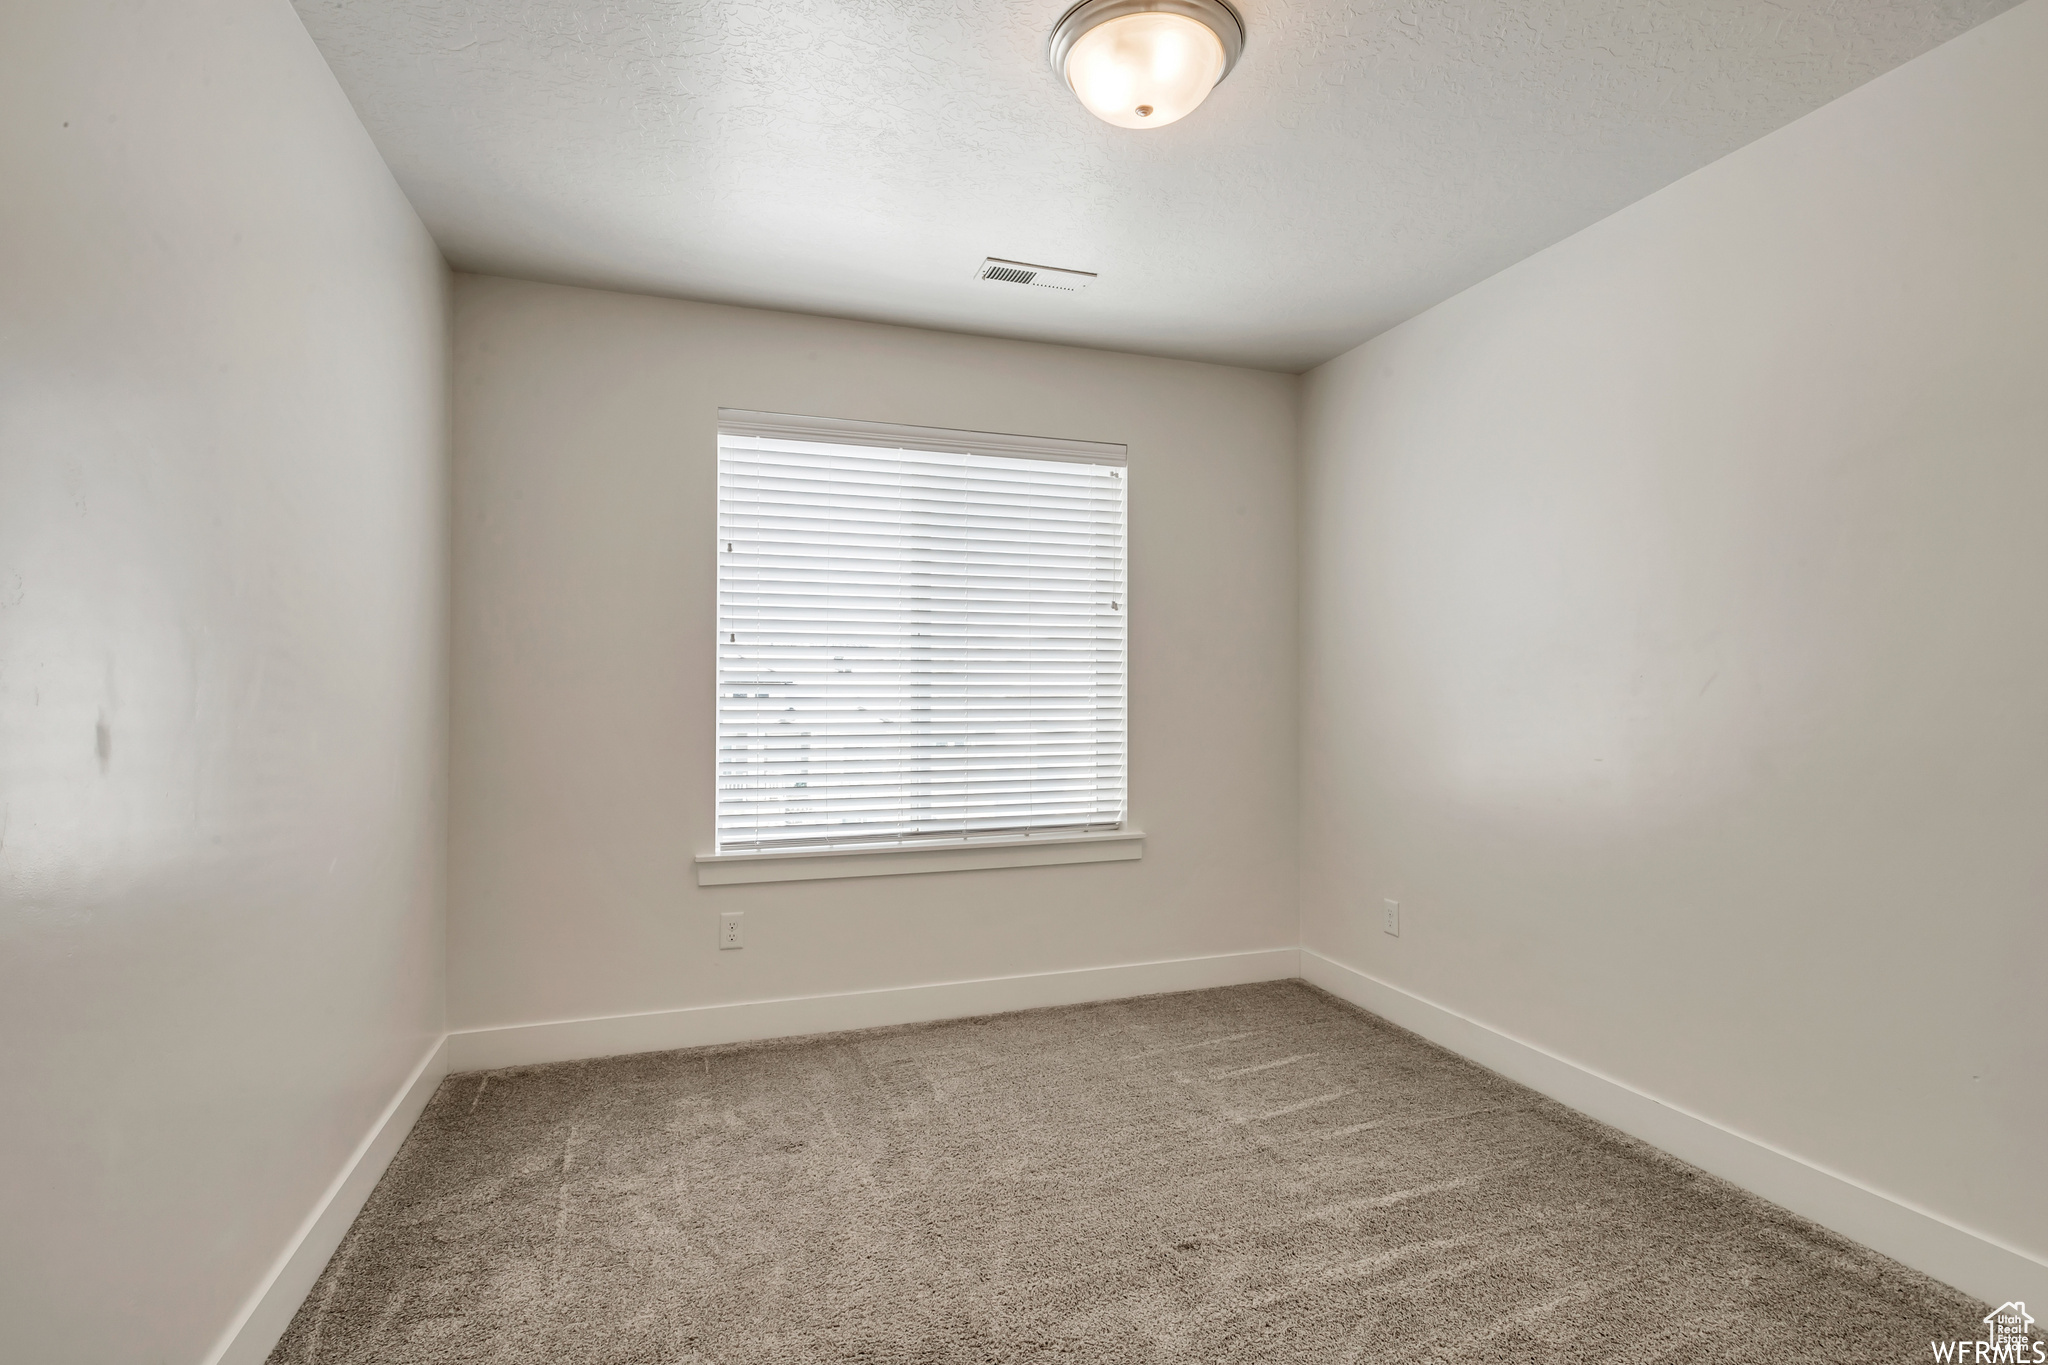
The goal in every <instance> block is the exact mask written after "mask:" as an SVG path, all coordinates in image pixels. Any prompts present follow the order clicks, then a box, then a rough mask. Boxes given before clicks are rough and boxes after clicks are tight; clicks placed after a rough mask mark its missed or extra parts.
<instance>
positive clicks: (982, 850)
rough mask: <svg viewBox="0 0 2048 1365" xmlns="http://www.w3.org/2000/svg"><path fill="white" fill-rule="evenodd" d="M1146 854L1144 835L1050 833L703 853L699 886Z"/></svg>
mask: <svg viewBox="0 0 2048 1365" xmlns="http://www.w3.org/2000/svg"><path fill="white" fill-rule="evenodd" d="M1144 856H1145V835H1144V833H1143V832H1142V831H1140V830H1134V829H1119V830H1113V831H1111V832H1110V833H1107V834H1047V835H1043V836H1041V837H1038V838H1023V839H1019V838H1003V839H961V840H958V841H954V842H948V843H932V844H918V845H914V846H911V847H904V846H902V845H897V844H888V845H882V846H879V847H875V848H828V849H816V850H808V851H805V852H801V853H772V852H771V853H700V854H698V855H697V885H699V886H734V885H738V884H739V883H742V882H808V881H823V880H827V879H829V878H835V877H896V876H904V875H908V874H911V873H917V872H974V871H979V870H980V869H982V868H988V867H1050V866H1053V865H1056V864H1060V863H1115V862H1125V861H1128V860H1130V859H1133V858H1142V857H1144Z"/></svg>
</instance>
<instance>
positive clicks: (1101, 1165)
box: [271, 982, 1985, 1365]
mask: <svg viewBox="0 0 2048 1365" xmlns="http://www.w3.org/2000/svg"><path fill="white" fill-rule="evenodd" d="M1984 1312H1985V1307H1984V1306H1983V1305H1980V1304H1978V1303H1976V1302H1974V1301H1973V1300H1971V1299H1969V1298H1967V1297H1966V1296H1964V1295H1961V1294H1958V1293H1956V1292H1954V1291H1952V1290H1949V1289H1947V1288H1944V1287H1942V1286H1940V1285H1937V1284H1935V1283H1934V1282H1932V1281H1930V1280H1928V1279H1925V1278H1923V1277H1921V1276H1919V1275H1917V1274H1914V1273H1913V1272H1911V1271H1908V1270H1906V1269H1904V1268H1903V1267H1901V1266H1899V1265H1897V1264H1895V1263H1893V1262H1891V1261H1888V1260H1885V1259H1884V1258H1882V1257H1880V1256H1878V1255H1876V1254H1874V1253H1872V1252H1869V1251H1866V1250H1863V1249H1862V1248H1859V1247H1857V1246H1854V1245H1852V1244H1850V1243H1848V1242H1845V1241H1843V1240H1841V1239H1840V1238H1837V1237H1835V1236H1833V1235H1832V1234H1829V1233H1826V1232H1823V1231H1821V1230H1820V1229H1818V1228H1815V1227H1813V1226H1812V1225H1810V1224H1807V1223H1804V1222H1802V1221H1800V1220H1799V1219H1796V1218H1794V1217H1792V1216H1791V1215H1789V1214H1786V1213H1784V1212H1783V1211H1781V1210H1779V1209H1776V1208H1774V1207H1772V1206H1770V1205H1767V1204H1764V1203H1762V1202H1760V1201H1758V1200H1756V1199H1753V1198H1751V1197H1750V1196H1748V1195H1745V1194H1742V1193H1740V1192H1739V1191H1737V1190H1735V1189H1733V1188H1732V1187H1730V1186H1728V1185H1725V1184H1722V1183H1720V1182H1719V1181H1716V1180H1714V1179H1712V1178H1711V1177H1708V1176H1705V1175H1703V1174H1701V1173H1700V1172H1698V1171H1696V1170H1693V1169H1692V1168H1690V1167H1687V1166H1684V1165H1681V1164H1679V1163H1678V1162H1675V1161H1673V1160H1671V1159H1670V1158H1668V1157H1664V1156H1662V1155H1660V1154H1658V1153H1656V1152H1654V1151H1652V1150H1650V1149H1649V1148H1646V1147H1644V1146H1642V1145H1640V1144H1638V1143H1636V1142H1634V1141H1632V1140H1630V1139H1628V1138H1625V1137H1623V1136H1621V1135H1620V1134H1618V1133H1615V1132H1614V1131H1612V1130H1610V1129H1606V1128H1603V1127H1601V1126H1599V1125H1598V1124H1595V1123H1593V1122H1591V1121H1590V1120H1588V1119H1584V1118H1581V1117H1579V1116H1578V1115H1576V1114H1574V1113H1572V1112H1570V1111H1569V1110H1566V1109H1563V1108H1561V1107H1559V1106H1558V1105H1555V1104H1552V1103H1551V1102H1549V1101H1547V1100H1545V1099H1542V1098H1541V1097H1539V1096H1537V1095H1535V1094H1534V1093H1532V1092H1530V1091H1528V1090H1524V1089H1522V1088H1520V1087H1519V1086H1516V1085H1513V1084H1511V1083H1509V1082H1507V1081H1504V1080H1502V1079H1500V1078H1499V1077H1497V1076H1494V1075H1492V1074H1491V1073H1489V1072H1486V1071H1482V1070H1480V1069H1479V1068H1477V1067H1474V1066H1472V1065H1470V1064H1468V1063H1466V1062H1464V1061H1462V1060H1460V1059H1458V1058H1456V1057H1454V1056H1452V1055H1450V1054H1448V1053H1446V1052H1443V1051H1440V1050H1438V1049H1437V1048H1434V1047H1432V1046H1430V1045H1429V1044H1427V1043H1424V1042H1422V1041H1421V1040H1419V1039H1417V1038H1415V1037H1414V1036H1412V1035H1410V1034H1407V1033H1404V1032H1401V1031H1400V1030H1398V1029H1395V1028H1393V1027H1391V1026H1390V1025H1387V1024H1385V1023H1382V1022H1380V1021H1379V1020H1377V1019H1375V1018H1373V1017H1372V1016H1370V1015H1367V1014H1363V1013H1361V1012H1359V1011H1357V1010H1354V1009H1352V1008H1351V1007H1349V1006H1348V1005H1345V1004H1343V1003H1341V1002H1339V1001H1336V1000H1334V999H1332V998H1331V997H1329V996H1326V995H1323V994H1321V993H1319V992H1317V991H1315V990H1313V989H1311V988H1309V987H1307V986H1304V985H1301V984H1299V983H1296V982H1285V983H1274V984H1270V985H1261V986H1243V987H1232V988H1229V989H1224V990H1215V991H1202V992H1196V993H1192V994H1186V995H1168V996H1153V997H1148V998H1145V999H1138V1000H1125V1001H1116V1002H1111V1003H1107V1004H1096V1005H1080V1006H1074V1007H1071V1008H1065V1009H1053V1010H1040V1011H1035V1012H1032V1013H1027V1014H1011V1015H999V1016H995V1017H992V1018H985V1019H974V1020H960V1021H953V1022H948V1023H942V1024H929V1025H918V1026H913V1027H908V1028H899V1029H886V1030H878V1031H874V1032H868V1033H853V1034H836V1035H831V1036H826V1037H820V1038H813V1039H804V1040H795V1041H786V1042H778V1043H766V1044H749V1045H742V1046H736V1047H723V1048H711V1049H705V1050H700V1051H692V1052H668V1053H655V1054H647V1055H642V1056H633V1057H619V1058H612V1059H608V1060H603V1061H593V1062H573V1063H565V1064H562V1065H556V1066H539V1067H528V1068H522V1069H515V1070H508V1071H496V1072H490V1073H485V1074H472V1075H464V1076H454V1077H450V1078H449V1079H448V1081H447V1082H446V1083H445V1084H443V1085H442V1087H441V1089H440V1091H439V1093H438V1094H436V1095H435V1097H434V1100H433V1102H432V1104H431V1105H430V1106H429V1107H428V1109H427V1111H426V1114H425V1116H424V1117H423V1118H421V1120H420V1122H419V1125H418V1127H417V1128H416V1129H415V1130H414V1131H413V1133H412V1135H411V1136H410V1137H409V1138H408V1139H407V1140H406V1143H405V1146H404V1149H403V1150H402V1151H401V1152H400V1153H399V1155H398V1158H397V1160H396V1161H395V1162H394V1163H393V1164H392V1166H391V1169H390V1170H389V1171H388V1172H387V1173H386V1175H385V1177H384V1179H383V1181H382V1183H381V1184H379V1185H378V1187H377V1190H376V1193H375V1194H374V1195H373V1196H372V1197H371V1199H370V1202H369V1205H368V1207H367V1208H365V1209H364V1211H363V1214H362V1216H361V1217H360V1218H359V1219H358V1220H357V1222H356V1225H355V1227H354V1229H353V1230H352V1231H351V1232H350V1233H349V1235H348V1238H347V1240H346V1241H345V1242H344V1243H343V1244H342V1247H341V1249H340V1250H339V1251H338V1252H336V1253H335V1256H334V1260H333V1261H332V1263H331V1264H330V1265H329V1266H328V1268H327V1271H326V1273H325V1274H324V1275H323V1276H322V1278H321V1280H320V1282H319V1283H318V1284H317V1285H316V1286H315V1287H314V1289H313V1292H312V1294H311V1296H310V1297H309V1298H308V1299H307V1301H306V1303H305V1306H304V1307H303V1308H301V1309H300V1311H299V1314H298V1316H297V1317H296V1318H295V1319H294V1320H293V1322H292V1325H291V1329H290V1330H289V1332H288V1333H287V1334H286V1336H285V1339H284V1341H283V1342H282V1343H281V1344H280V1345H279V1346H278V1348H277V1350H276V1352H275V1353H274V1354H273V1355H272V1356H271V1361H272V1362H273V1363H274V1365H301V1363H302V1362H304V1363H310V1362H328V1363H330V1365H338V1363H340V1362H364V1363H365V1365H367V1362H372V1361H374V1362H379V1365H454V1362H464V1361H494V1362H513V1363H516V1365H584V1363H585V1362H590V1363H593V1365H594V1363H596V1362H603V1363H604V1365H642V1363H643V1362H644V1365H711V1363H714V1362H715V1365H755V1363H756V1362H777V1365H782V1363H785V1362H786V1363H787V1365H810V1363H811V1362H850V1361H863V1362H875V1365H893V1363H895V1362H904V1363H905V1365H911V1363H915V1365H937V1363H938V1362H946V1363H947V1365H952V1363H953V1362H960V1363H962V1365H965V1363H966V1362H976V1363H977V1365H978V1363H979V1362H1007V1361H1070V1362H1077V1363H1079V1362H1139V1361H1143V1362H1170V1361H1171V1362H1179V1361H1189V1362H1194V1361H1200V1362H1255V1361H1289V1362H1314V1363H1315V1365H1321V1363H1322V1362H1336V1361H1370V1362H1396V1361H1417V1362H1421V1361H1431V1362H1436V1361H1441V1362H1451V1361H1460V1362H1462V1361H1479V1360H1497V1361H1512V1362H1537V1361H1541V1362H1560V1365H1562V1363H1564V1362H1569V1363H1570V1365H1585V1363H1586V1362H1630V1365H1639V1363H1643V1362H1651V1361H1668V1362H1673V1365H1677V1363H1678V1362H1685V1365H1698V1363H1707V1365H1727V1363H1728V1362H1743V1361H1755V1362H1766V1361H1769V1362H1774V1363H1775V1362H1782V1361H1787V1360H1796V1361H1799V1362H1802V1365H1814V1363H1816V1362H1829V1361H1834V1362H1842V1363H1843V1365H1874V1363H1875V1362H1888V1361H1899V1362H1906V1361H1920V1360H1925V1359H1926V1358H1927V1356H1926V1352H1927V1349H1928V1348H1927V1343H1928V1342H1929V1341H1930V1340H1932V1339H1933V1338H1936V1337H1955V1336H1961V1335H1968V1334H1971V1329H1973V1328H1974V1327H1975V1326H1976V1324H1977V1320H1978V1318H1979V1317H1981V1316H1982V1314H1983V1313H1984Z"/></svg>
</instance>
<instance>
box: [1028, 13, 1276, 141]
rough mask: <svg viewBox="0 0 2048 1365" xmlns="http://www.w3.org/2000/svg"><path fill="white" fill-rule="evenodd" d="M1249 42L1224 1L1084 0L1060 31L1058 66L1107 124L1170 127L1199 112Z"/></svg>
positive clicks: (1055, 40)
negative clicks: (1245, 43) (1204, 101)
mask: <svg viewBox="0 0 2048 1365" xmlns="http://www.w3.org/2000/svg"><path fill="white" fill-rule="evenodd" d="M1243 45H1244V26H1243V23H1242V21H1240V20H1239V19H1238V17H1237V13H1236V11H1234V10H1232V9H1231V8H1229V7H1228V6H1227V5H1224V4H1221V3H1220V2H1219V0H1084V3H1082V4H1079V5H1076V6H1075V7H1074V8H1073V9H1071V10H1069V11H1068V12H1067V14H1066V16H1065V17H1064V18H1062V19H1061V20H1060V22H1059V25H1058V26H1057V27H1056V28H1055V29H1054V30H1053V35H1052V57H1053V66H1054V68H1055V69H1056V70H1057V71H1058V72H1059V73H1060V75H1061V76H1062V77H1064V78H1065V79H1066V82H1067V86H1068V88H1069V89H1071V90H1072V91H1073V92H1074V94H1075V95H1076V96H1078V97H1079V98H1080V101H1081V103H1082V104H1083V105H1085V106H1086V107H1087V109H1088V112H1090V113H1092V114H1094V115H1095V116H1096V117H1097V118H1099V119H1101V120H1103V121H1104V122H1105V123H1113V124H1115V125H1116V126H1118V127H1119V128H1163V127H1165V126H1166V125H1167V124H1169V123H1173V122H1175V121H1176V120H1178V119H1182V118H1185V117H1187V116H1188V115H1189V114H1191V113H1193V112H1194V111H1195V109H1196V108H1197V107H1198V106H1199V105H1200V104H1201V103H1202V101H1203V100H1205V99H1207V98H1208V97H1209V92H1210V91H1211V90H1213V89H1215V88H1216V83H1217V82H1218V81H1220V80H1222V79H1223V78H1224V76H1226V75H1228V74H1229V72H1230V68H1231V66H1232V65H1233V64H1234V62H1235V61H1236V58H1237V54H1238V52H1239V51H1240V50H1241V49H1242V47H1243Z"/></svg>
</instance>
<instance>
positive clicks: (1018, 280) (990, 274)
mask: <svg viewBox="0 0 2048 1365" xmlns="http://www.w3.org/2000/svg"><path fill="white" fill-rule="evenodd" d="M974 278H976V279H978V280H995V281H997V282H999V283H1001V284H1028V285H1030V286H1031V287H1032V288H1034V289H1061V290H1065V291H1066V292H1067V293H1070V294H1071V293H1073V292H1074V291H1075V290H1076V289H1086V288H1087V287H1088V286H1089V285H1091V284H1093V283H1095V276H1094V275H1092V274H1090V273H1089V272H1088V271H1086V270H1061V269H1060V268H1059V267H1058V266H1051V265H1028V264H1026V263H1025V262H1023V261H999V260H997V259H996V258H995V257H993V256H991V257H989V258H988V259H987V260H985V261H983V262H982V263H981V269H979V270H977V271H975V272H974Z"/></svg>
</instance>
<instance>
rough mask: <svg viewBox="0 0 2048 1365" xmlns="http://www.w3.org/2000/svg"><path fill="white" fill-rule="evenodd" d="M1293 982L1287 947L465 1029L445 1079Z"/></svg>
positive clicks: (452, 1045) (1297, 963) (1294, 963)
mask: <svg viewBox="0 0 2048 1365" xmlns="http://www.w3.org/2000/svg"><path fill="white" fill-rule="evenodd" d="M1300 974H1301V958H1300V954H1299V953H1298V952H1297V951H1296V950H1295V949H1293V948H1269V949H1266V950H1263V951H1260V952H1250V953H1224V954H1220V955H1218V956H1215V957H1184V958H1176V959H1173V960H1171V961H1167V962H1133V963H1128V964H1125V965H1122V966H1116V967H1086V968H1081V969H1079V970H1075V971H1065V972H1037V973H1034V974H1032V975H1029V976H997V977H987V978H984V979H982V980H978V981H947V982H943V983H940V984H937V985H930V986H897V987H891V988H889V989H885V990H873V991H851V992H847V993H845V994H841V995H811V996H802V997H799V998H796V999H790V1000H750V1001H745V1002H743V1003H739V1004H732V1005H701V1006H697V1007H694V1008H691V1009H680V1010H660V1011H657V1012H654V1013H651V1014H620V1015H612V1016H609V1017H607V1018H601V1019H566V1020H563V1021H561V1022H559V1023H550V1024H515V1025H512V1026H510V1027H507V1028H487V1029H467V1030H464V1031H462V1032H459V1033H451V1034H449V1035H448V1069H449V1070H450V1071H489V1070H492V1069H494V1068H497V1067H501V1066H529V1065H532V1064H534V1063H537V1062H570V1061H577V1060H580V1059H582V1058H585V1057H615V1056H619V1055H621V1054H623V1053H628V1052H666V1051H668V1050H670V1049H672V1048H682V1047H706V1046H709V1045H711V1044H715V1043H741V1042H750V1041H752V1040H754V1039H759V1038H790V1037H798V1036H801V1035H803V1034H807V1033H836V1032H839V1031H841V1030H843V1029H859V1028H879V1027H881V1026H883V1025H887V1024H921V1023H924V1022H926V1021H928V1020H933V1019H958V1018H962V1017H965V1016H969V1015H977V1014H1002V1013H1007V1012H1009V1011H1011V1010H1028V1009H1039V1008H1042V1007H1044V1006H1047V1005H1078V1004H1081V1003H1083V1002H1085V1001H1090V1000H1117V999H1122V998H1124V997H1127V996H1134V995H1158V994H1160V993H1161V992H1163V991H1193V990H1202V989H1205V988H1207V987H1210V986H1237V985H1243V984H1244V983H1246V982H1251V981H1281V980H1286V979H1287V978H1290V977H1295V976H1299V975H1300Z"/></svg>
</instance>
